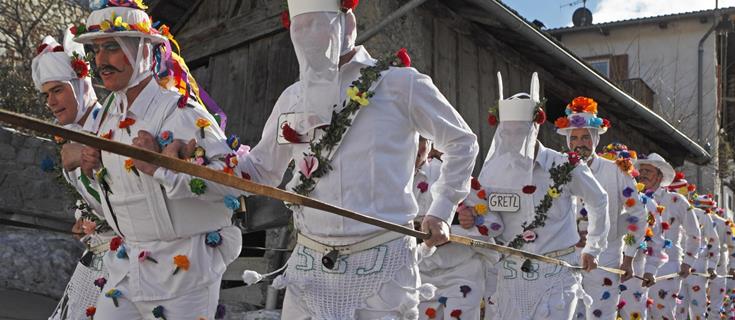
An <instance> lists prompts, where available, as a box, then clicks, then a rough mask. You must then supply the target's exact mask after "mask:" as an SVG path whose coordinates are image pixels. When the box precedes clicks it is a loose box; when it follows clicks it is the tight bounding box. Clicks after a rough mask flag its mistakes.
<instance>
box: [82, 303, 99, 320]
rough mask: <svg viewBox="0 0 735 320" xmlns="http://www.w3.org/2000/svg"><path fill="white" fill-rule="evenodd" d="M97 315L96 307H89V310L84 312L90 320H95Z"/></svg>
mask: <svg viewBox="0 0 735 320" xmlns="http://www.w3.org/2000/svg"><path fill="white" fill-rule="evenodd" d="M95 313H97V308H95V307H94V306H89V307H87V309H86V310H85V312H84V314H85V315H87V317H88V318H89V319H90V320H94V314H95Z"/></svg>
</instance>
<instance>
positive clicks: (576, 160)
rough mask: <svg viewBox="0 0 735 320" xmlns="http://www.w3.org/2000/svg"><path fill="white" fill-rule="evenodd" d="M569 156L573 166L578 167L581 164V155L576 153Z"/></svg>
mask: <svg viewBox="0 0 735 320" xmlns="http://www.w3.org/2000/svg"><path fill="white" fill-rule="evenodd" d="M567 156H568V157H569V163H570V164H571V165H573V166H576V165H577V163H579V155H578V154H577V153H576V152H570V153H569V154H567Z"/></svg>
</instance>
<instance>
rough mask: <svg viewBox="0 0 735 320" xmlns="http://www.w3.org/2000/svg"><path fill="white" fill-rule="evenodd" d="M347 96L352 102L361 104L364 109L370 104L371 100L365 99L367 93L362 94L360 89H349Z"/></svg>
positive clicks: (353, 87)
mask: <svg viewBox="0 0 735 320" xmlns="http://www.w3.org/2000/svg"><path fill="white" fill-rule="evenodd" d="M347 96H348V97H350V100H352V101H355V102H357V103H359V104H360V105H361V106H363V107H364V106H367V105H368V104H370V100H368V99H367V98H365V93H364V92H360V89H358V88H357V87H355V86H352V87H349V88H348V89H347Z"/></svg>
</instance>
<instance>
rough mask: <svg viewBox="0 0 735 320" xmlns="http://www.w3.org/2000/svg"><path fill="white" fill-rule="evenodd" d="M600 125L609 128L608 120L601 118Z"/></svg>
mask: <svg viewBox="0 0 735 320" xmlns="http://www.w3.org/2000/svg"><path fill="white" fill-rule="evenodd" d="M602 126H603V127H605V128H610V120H607V119H602Z"/></svg>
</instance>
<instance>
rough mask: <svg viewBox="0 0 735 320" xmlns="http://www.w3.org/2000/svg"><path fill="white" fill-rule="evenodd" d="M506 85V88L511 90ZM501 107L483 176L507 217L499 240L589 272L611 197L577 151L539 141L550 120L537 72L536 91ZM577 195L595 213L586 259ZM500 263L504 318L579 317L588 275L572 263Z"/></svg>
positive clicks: (500, 314)
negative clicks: (560, 149) (542, 124)
mask: <svg viewBox="0 0 735 320" xmlns="http://www.w3.org/2000/svg"><path fill="white" fill-rule="evenodd" d="M499 82H500V83H501V89H500V90H499V91H498V92H503V91H502V80H500V79H499ZM498 107H499V108H498V112H499V119H500V124H499V126H498V128H497V130H496V131H495V136H494V138H493V143H492V145H491V147H490V151H489V152H488V155H487V157H486V159H485V163H484V164H483V168H482V171H481V173H480V176H479V179H478V180H479V182H480V184H481V185H482V188H484V190H485V191H486V192H487V195H488V201H487V202H486V203H487V204H488V207H489V209H490V211H495V212H499V214H500V216H501V218H502V221H503V226H504V229H503V232H502V234H501V235H500V236H499V237H496V240H497V241H498V242H501V243H503V244H505V245H508V246H510V247H515V248H519V249H522V250H526V251H530V252H533V253H537V254H543V255H546V256H549V257H553V258H556V259H561V260H564V261H567V262H569V263H570V264H573V265H578V264H581V266H582V267H583V268H584V269H585V270H586V271H587V272H589V271H591V270H593V269H595V268H596V266H597V256H598V255H599V254H600V253H601V252H602V251H604V250H605V247H606V239H607V232H608V229H609V220H608V219H607V205H608V204H607V201H608V200H607V194H606V192H605V190H604V189H603V188H602V186H600V184H599V183H598V182H597V180H595V178H594V177H593V176H592V172H591V171H590V169H589V167H587V165H586V164H585V163H583V162H580V160H579V158H578V157H577V156H576V155H575V154H569V155H565V154H562V153H559V152H556V151H554V150H551V149H548V148H546V147H544V146H543V145H542V144H541V143H540V142H538V141H537V140H536V137H537V135H538V130H539V122H542V121H543V120H544V119H545V116H544V115H543V113H542V112H543V110H542V109H541V108H540V97H539V84H538V77H537V75H536V74H534V75H533V80H532V84H531V94H530V95H529V94H525V93H524V94H517V95H515V96H513V97H511V98H509V99H506V100H503V98H502V96H501V97H500V101H499V105H498ZM575 196H576V197H582V198H584V199H585V201H586V205H587V210H588V211H589V212H588V216H589V228H588V231H589V232H588V235H587V244H586V246H585V248H584V249H583V250H582V254H581V257H580V256H579V255H578V254H577V253H576V252H575V250H574V245H575V244H576V243H577V242H578V241H579V236H578V235H577V227H576V223H575V216H576V215H575V212H574V210H575V209H574V201H575ZM466 216H467V215H466V214H462V218H463V219H466ZM496 268H497V270H498V278H497V279H498V280H497V291H498V292H499V293H502V294H497V296H496V299H497V302H496V303H497V314H496V315H495V317H496V318H497V319H513V320H517V319H524V320H525V319H571V318H572V317H573V316H574V311H575V308H576V305H577V299H579V298H582V297H583V296H586V294H585V293H584V291H583V289H582V286H581V280H582V279H581V275H580V274H579V273H577V272H573V271H571V270H570V269H568V268H564V267H561V266H556V265H551V264H547V263H543V262H538V261H532V260H525V259H521V258H517V257H515V256H507V257H504V258H502V259H501V261H500V263H498V264H497V265H496ZM585 300H586V301H587V302H589V297H586V299H585Z"/></svg>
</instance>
